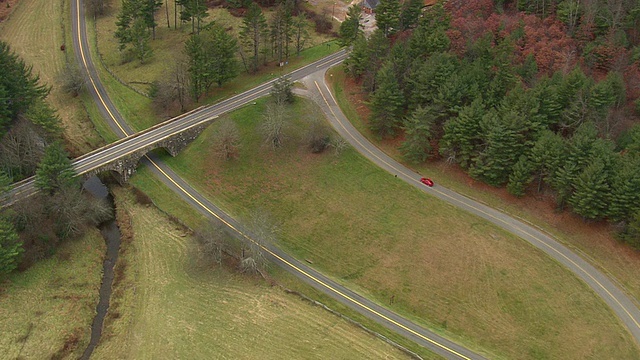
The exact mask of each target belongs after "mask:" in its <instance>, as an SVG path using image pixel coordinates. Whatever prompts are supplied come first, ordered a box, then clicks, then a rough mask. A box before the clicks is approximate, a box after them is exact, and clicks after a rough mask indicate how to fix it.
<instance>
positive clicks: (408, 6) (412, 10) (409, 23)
mask: <svg viewBox="0 0 640 360" xmlns="http://www.w3.org/2000/svg"><path fill="white" fill-rule="evenodd" d="M423 6H424V1H423V0H407V1H405V2H404V4H402V11H401V13H400V29H401V30H403V31H404V30H408V29H410V28H412V27H414V26H415V25H416V24H418V19H420V15H421V14H422V7H423Z"/></svg>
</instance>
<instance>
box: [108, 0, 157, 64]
mask: <svg viewBox="0 0 640 360" xmlns="http://www.w3.org/2000/svg"><path fill="white" fill-rule="evenodd" d="M145 1H149V0H122V8H121V9H120V13H119V14H118V17H117V19H118V20H117V21H116V26H117V29H116V32H115V37H116V39H118V42H119V44H120V51H123V50H125V49H127V47H128V46H131V50H132V51H133V54H134V56H135V57H136V58H137V59H138V60H140V62H141V63H142V62H144V60H145V59H147V58H148V57H149V56H150V55H151V48H150V47H149V40H150V39H151V33H150V32H149V29H150V26H149V25H151V22H153V23H155V20H151V22H150V20H149V19H153V16H154V15H153V13H151V14H150V15H149V13H148V12H149V11H151V9H152V7H150V6H147V3H145Z"/></svg>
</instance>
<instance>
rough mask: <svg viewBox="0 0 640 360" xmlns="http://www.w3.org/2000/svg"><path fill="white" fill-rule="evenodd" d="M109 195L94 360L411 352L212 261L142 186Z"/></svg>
mask: <svg viewBox="0 0 640 360" xmlns="http://www.w3.org/2000/svg"><path fill="white" fill-rule="evenodd" d="M165 192H166V191H165ZM114 193H115V199H116V204H117V208H118V219H119V221H120V223H121V224H127V225H126V226H123V227H122V230H123V248H122V250H121V255H122V257H121V261H120V263H119V265H118V267H119V269H117V270H116V272H117V273H118V275H117V279H118V280H117V282H116V285H115V288H114V295H115V296H114V298H113V308H112V310H111V315H110V319H108V320H107V322H106V326H105V331H104V333H103V341H102V343H101V344H100V346H99V347H98V348H97V349H96V351H95V352H94V354H93V357H92V358H96V359H112V358H114V357H115V358H135V359H154V358H158V357H161V358H165V357H170V358H216V357H219V356H222V355H223V356H224V357H229V358H238V359H250V358H251V359H253V358H256V357H260V358H265V359H282V358H314V359H326V358H349V359H371V358H389V359H406V358H408V356H407V355H406V354H404V353H403V352H401V351H400V350H398V349H396V348H394V347H392V346H391V345H388V344H386V343H385V342H383V341H381V340H380V339H378V338H376V337H375V336H373V335H370V334H368V333H365V332H364V331H362V330H360V329H358V328H357V327H356V326H355V325H352V324H350V323H347V322H345V321H344V320H342V319H340V318H339V317H337V316H335V315H333V314H331V313H329V312H327V311H326V310H324V309H322V308H320V307H317V306H312V305H311V304H309V303H308V302H306V301H305V300H302V299H300V298H299V297H297V296H296V295H292V294H288V293H286V292H284V291H283V290H282V289H281V288H279V287H278V286H271V285H269V284H268V283H267V282H265V281H264V280H263V279H262V278H261V277H259V276H255V275H250V274H242V273H240V272H239V271H238V270H237V267H236V264H237V263H236V261H235V260H234V259H233V258H229V257H226V256H225V257H224V261H223V262H222V263H221V264H217V263H216V262H215V261H212V259H211V258H210V257H207V256H206V255H203V254H205V253H206V252H205V251H203V250H205V249H203V248H202V245H201V243H199V242H197V241H196V240H195V238H194V236H193V234H192V233H191V231H190V230H188V229H187V228H185V227H183V226H182V225H179V224H177V223H175V222H174V221H173V220H172V219H171V218H169V217H168V216H167V215H165V214H163V213H162V212H160V211H158V210H157V209H156V208H155V207H154V206H149V204H148V198H146V197H145V196H144V194H141V193H138V194H137V195H136V193H135V192H132V191H130V190H126V189H122V188H117V189H115V191H114ZM171 195H173V194H171ZM134 334H135V335H134Z"/></svg>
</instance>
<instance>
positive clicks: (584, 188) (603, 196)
mask: <svg viewBox="0 0 640 360" xmlns="http://www.w3.org/2000/svg"><path fill="white" fill-rule="evenodd" d="M604 170H605V165H604V164H603V163H602V162H601V161H594V162H593V163H592V164H590V165H589V166H587V167H586V168H585V169H584V171H583V172H582V173H581V174H580V175H579V176H578V177H577V178H576V181H575V191H574V192H573V194H572V195H571V197H570V198H569V204H571V207H572V210H573V212H575V213H576V214H578V215H580V216H582V217H583V218H585V219H592V220H594V219H601V218H603V217H604V216H605V215H606V213H607V205H608V203H609V200H610V198H611V196H610V189H609V184H608V181H609V179H608V178H607V176H606V175H605V174H603V172H604Z"/></svg>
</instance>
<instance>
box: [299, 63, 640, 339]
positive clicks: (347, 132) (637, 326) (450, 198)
mask: <svg viewBox="0 0 640 360" xmlns="http://www.w3.org/2000/svg"><path fill="white" fill-rule="evenodd" d="M305 82H306V84H307V87H308V88H309V89H310V91H311V92H312V93H313V94H317V96H312V98H313V99H315V100H316V101H317V102H318V103H319V105H320V106H321V107H322V109H323V111H324V112H325V115H326V116H327V118H328V119H329V121H330V122H331V124H332V125H333V127H334V128H335V129H336V131H338V133H340V135H342V136H343V137H344V138H345V139H346V140H347V141H349V143H350V144H351V145H352V146H353V147H354V148H356V149H357V150H358V151H359V152H360V153H362V154H363V155H364V156H366V157H367V158H369V159H370V160H371V161H372V162H374V163H375V164H376V165H378V166H379V167H381V168H383V169H385V170H386V171H388V172H389V173H391V174H394V175H397V176H398V178H400V179H402V180H404V181H405V182H407V183H409V184H411V185H413V186H415V187H417V188H420V189H421V190H423V191H425V192H427V193H429V194H431V195H433V196H435V197H437V198H439V199H442V200H444V201H446V202H448V203H449V204H451V205H453V206H455V207H458V208H461V209H463V210H465V211H467V212H470V213H472V214H475V215H477V216H478V217H481V218H483V219H485V220H488V221H489V222H491V223H493V224H495V225H497V226H499V227H501V228H502V229H504V230H506V231H508V232H510V233H512V234H514V235H516V236H518V237H520V238H522V239H524V240H526V241H528V242H529V243H531V244H532V245H533V246H535V247H537V248H538V249H540V250H542V251H544V252H545V253H546V254H548V255H549V256H550V257H552V258H553V259H555V260H556V261H558V262H560V263H561V264H562V265H564V266H565V267H566V268H567V269H569V270H570V271H571V272H573V273H574V274H575V275H576V276H578V278H580V279H581V280H583V281H584V282H585V283H586V284H587V285H589V287H591V288H592V289H593V291H595V292H596V293H597V294H598V295H599V296H600V297H601V298H602V299H603V300H604V301H605V303H606V304H607V305H608V306H609V307H610V308H611V309H612V310H613V311H614V312H615V313H616V315H617V316H618V318H620V320H621V321H622V322H623V323H624V325H625V326H626V328H627V329H628V330H629V332H630V333H631V335H632V336H633V337H634V338H635V340H636V343H640V310H638V307H637V306H636V305H635V303H634V302H633V301H632V300H631V299H630V298H629V297H628V296H627V295H626V294H625V293H624V292H623V291H622V290H621V289H620V288H619V287H618V286H617V285H616V284H615V283H614V282H613V281H612V280H611V279H610V278H609V277H607V276H606V275H605V274H603V273H602V272H601V271H599V270H598V269H596V268H595V267H594V266H593V265H591V264H590V263H589V262H587V261H586V260H584V259H583V258H581V257H580V256H578V255H577V254H576V253H574V252H573V251H571V250H570V249H569V248H567V247H566V246H564V245H562V244H560V243H559V242H558V241H556V240H555V239H553V238H552V237H551V236H550V235H549V234H547V233H545V232H542V231H540V230H539V229H537V228H535V227H533V226H531V225H529V224H525V223H524V222H522V221H520V220H517V219H515V218H513V217H511V216H509V215H507V214H505V213H503V212H500V211H498V210H496V209H493V208H491V207H489V206H486V205H484V204H481V203H479V202H477V201H474V200H472V199H469V198H467V197H465V196H463V195H461V194H458V193H456V192H454V191H452V190H450V189H447V188H445V187H443V186H439V185H436V186H434V187H426V186H424V185H423V184H422V183H420V178H421V175H420V174H417V173H416V172H414V171H413V170H411V169H409V168H407V167H406V166H404V165H402V164H400V163H398V162H397V161H395V160H394V159H392V158H391V157H389V156H388V155H387V154H385V153H384V152H382V151H381V150H380V149H378V148H377V147H376V146H375V145H373V144H372V143H371V142H369V140H367V139H366V138H365V137H364V136H363V135H362V134H360V133H359V132H358V131H357V130H356V129H355V128H354V127H353V125H351V123H350V122H349V121H348V119H347V118H346V117H345V115H344V114H343V113H342V111H341V109H340V107H339V106H338V104H337V103H336V101H335V99H334V98H333V95H332V94H331V92H330V90H329V88H328V87H327V84H326V82H325V77H324V72H320V71H319V72H318V73H315V74H313V75H312V76H309V77H308V78H307V79H305Z"/></svg>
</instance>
